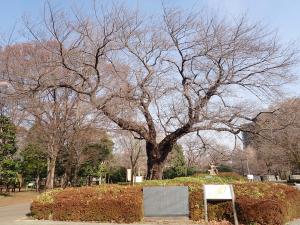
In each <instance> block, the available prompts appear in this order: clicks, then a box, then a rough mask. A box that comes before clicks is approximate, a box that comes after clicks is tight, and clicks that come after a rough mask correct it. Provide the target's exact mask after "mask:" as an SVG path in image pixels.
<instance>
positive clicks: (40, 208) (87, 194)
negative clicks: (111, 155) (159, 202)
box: [31, 185, 143, 223]
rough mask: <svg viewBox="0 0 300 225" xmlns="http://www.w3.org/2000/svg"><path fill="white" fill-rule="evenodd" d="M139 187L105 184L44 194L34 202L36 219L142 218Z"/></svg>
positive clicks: (130, 219) (33, 210) (117, 220)
mask: <svg viewBox="0 0 300 225" xmlns="http://www.w3.org/2000/svg"><path fill="white" fill-rule="evenodd" d="M142 205H143V204H142V190H141V188H140V187H129V186H127V187H126V186H117V185H102V186H99V187H81V188H67V189H65V190H59V191H54V192H53V191H50V192H46V193H44V194H42V195H41V197H40V198H38V199H37V200H35V201H33V203H32V204H31V213H32V215H33V217H34V218H37V219H53V220H59V221H101V222H116V223H132V222H135V221H140V220H141V219H142V218H143V207H142Z"/></svg>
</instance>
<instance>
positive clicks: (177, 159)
mask: <svg viewBox="0 0 300 225" xmlns="http://www.w3.org/2000/svg"><path fill="white" fill-rule="evenodd" d="M167 164H168V165H167V166H166V169H165V170H164V178H166V179H172V178H175V177H183V176H186V173H187V167H186V162H185V158H184V154H183V150H182V146H181V145H179V144H176V145H174V147H173V149H172V151H171V153H170V155H169V156H168V159H167Z"/></svg>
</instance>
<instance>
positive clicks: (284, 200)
mask: <svg viewBox="0 0 300 225" xmlns="http://www.w3.org/2000/svg"><path fill="white" fill-rule="evenodd" d="M234 191H235V195H236V207H237V213H238V219H239V222H240V223H243V224H255V223H258V224H261V225H270V224H272V225H281V224H284V223H285V222H287V221H289V220H291V219H293V218H297V217H299V216H300V192H299V191H298V190H296V189H295V188H293V187H290V186H287V185H283V184H273V183H239V184H238V183H237V184H234ZM208 212H209V213H208V216H209V219H210V220H221V219H226V220H229V221H231V222H233V213H232V207H231V202H222V203H214V204H213V203H209V205H208ZM190 218H191V219H192V220H196V221H198V220H200V219H203V218H204V214H203V190H202V187H199V186H198V187H197V186H195V187H190Z"/></svg>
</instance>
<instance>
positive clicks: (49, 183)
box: [46, 157, 56, 189]
mask: <svg viewBox="0 0 300 225" xmlns="http://www.w3.org/2000/svg"><path fill="white" fill-rule="evenodd" d="M55 166H56V157H53V158H48V168H47V180H46V189H53V188H54V174H55Z"/></svg>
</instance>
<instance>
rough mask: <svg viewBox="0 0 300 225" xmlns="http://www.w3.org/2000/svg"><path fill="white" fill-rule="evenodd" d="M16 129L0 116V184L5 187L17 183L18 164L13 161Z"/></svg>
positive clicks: (8, 120)
mask: <svg viewBox="0 0 300 225" xmlns="http://www.w3.org/2000/svg"><path fill="white" fill-rule="evenodd" d="M16 151H17V147H16V127H15V125H14V124H13V123H12V122H11V121H10V119H9V118H8V117H7V116H3V115H0V182H1V183H2V184H4V185H6V186H7V189H8V187H9V185H13V186H15V185H16V184H17V183H18V171H19V163H18V161H17V160H15V159H14V154H15V153H16Z"/></svg>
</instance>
